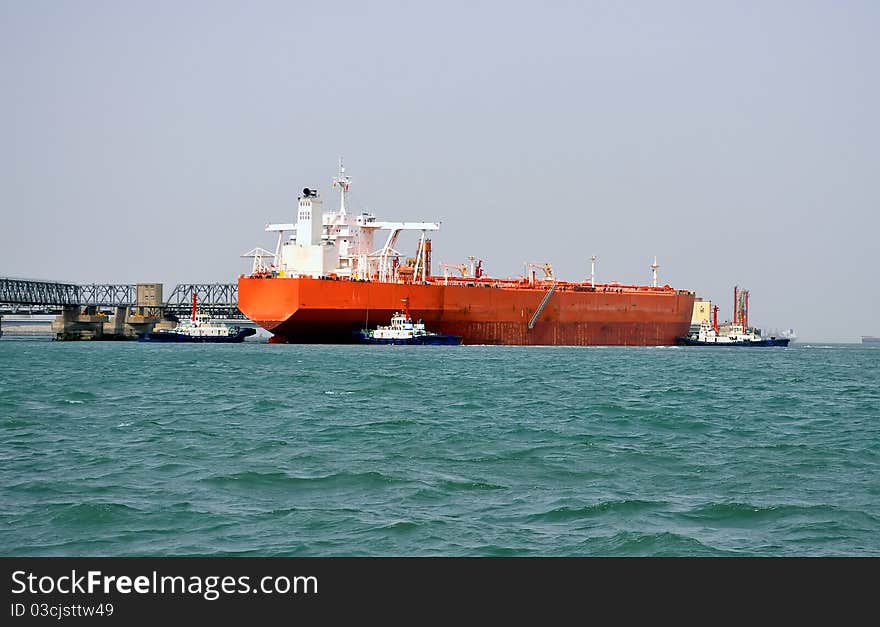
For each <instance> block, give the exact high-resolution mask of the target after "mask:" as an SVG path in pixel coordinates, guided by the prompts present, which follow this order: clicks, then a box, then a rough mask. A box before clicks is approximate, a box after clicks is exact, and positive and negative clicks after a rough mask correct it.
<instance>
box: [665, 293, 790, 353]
mask: <svg viewBox="0 0 880 627" xmlns="http://www.w3.org/2000/svg"><path fill="white" fill-rule="evenodd" d="M748 321H749V292H748V290H740V289H739V288H738V287H734V288H733V323H731V324H730V325H726V327H725V329H724V331H722V330H721V329H720V327H719V326H718V307H717V306H714V307H713V308H712V322H711V323H710V322H709V321H708V320H702V321H701V322H700V326H699V328H698V329H696V330H695V331H691V332H690V333H688V334H687V335H685V336H681V337H677V338H675V343H676V344H678V345H681V346H788V343H789V342H790V341H791V339H792V338H791V337H786V336H782V337H777V336H775V335H772V336H770V337H762V336H761V333H760V331H759V330H758V329H755V328H753V327H749V322H748Z"/></svg>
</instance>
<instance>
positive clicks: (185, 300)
mask: <svg viewBox="0 0 880 627" xmlns="http://www.w3.org/2000/svg"><path fill="white" fill-rule="evenodd" d="M193 294H195V295H196V301H197V304H198V308H199V311H203V312H205V313H207V314H209V315H211V317H214V318H227V319H241V320H244V319H245V316H244V315H243V314H242V313H241V311H239V309H238V285H237V284H235V283H182V284H180V285H177V286H176V287H175V288H174V289H173V290H172V291H171V294H170V295H169V296H168V298H167V299H166V301H165V302H164V304H163V305H162V308H163V309H164V310H165V313H166V314H172V315H175V316H178V317H180V316H186V315H189V312H190V311H191V310H192V299H193ZM65 306H77V307H96V308H99V309H100V308H113V307H137V306H139V305H138V302H137V285H136V284H134V283H131V284H109V283H85V284H76V283H57V282H53V281H37V280H31V279H11V278H3V277H0V313H6V314H11V313H49V314H51V313H56V314H57V313H60V312H61V310H62V309H63V308H64V307H65Z"/></svg>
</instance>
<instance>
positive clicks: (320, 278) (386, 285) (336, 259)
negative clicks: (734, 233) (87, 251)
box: [238, 160, 694, 346]
mask: <svg viewBox="0 0 880 627" xmlns="http://www.w3.org/2000/svg"><path fill="white" fill-rule="evenodd" d="M350 185H351V181H350V179H349V178H348V177H347V176H346V175H345V170H344V168H343V166H342V162H341V160H340V164H339V175H338V176H337V177H336V178H334V179H333V186H334V187H337V188H339V189H340V206H339V209H338V210H336V211H333V212H327V213H325V212H324V211H323V207H322V201H321V198H320V196H319V195H318V194H317V192H315V191H313V190H311V189H308V188H306V189H304V190H303V193H302V195H301V196H300V197H299V206H298V212H297V221H296V223H295V224H294V223H290V224H269V225H267V226H266V230H267V231H269V232H273V233H277V235H278V240H277V245H276V249H275V252H274V253H273V252H271V251H267V250H264V249H261V248H255V249H254V250H252V251H250V252H249V253H246V254H245V255H244V256H246V257H252V258H253V260H254V265H253V270H252V272H251V274H250V275H248V276H245V275H242V276H241V277H239V280H238V306H239V309H241V311H242V313H244V314H245V315H246V316H247V317H248V318H249V319H251V320H252V321H254V322H255V323H257V324H258V325H260V326H261V327H263V328H264V329H266V330H268V331H270V332H271V333H272V334H273V337H272V339H271V340H270V341H273V342H320V343H348V342H352V341H354V338H355V335H356V333H357V332H358V331H359V330H360V329H363V328H366V327H369V326H370V325H371V324H373V325H375V324H376V323H381V322H383V321H387V320H388V319H389V318H390V317H391V315H392V314H393V313H394V312H395V311H398V310H400V308H401V304H402V302H403V300H404V299H408V306H409V311H410V314H411V315H412V317H413V318H414V319H421V320H422V321H423V322H424V323H425V325H426V327H427V328H428V329H430V330H432V331H437V332H440V333H448V334H451V335H460V336H462V338H463V340H462V343H463V344H535V345H538V344H542V345H628V346H651V345H672V344H675V338H676V337H678V336H683V335H686V334H687V332H688V330H689V327H690V322H691V315H692V312H693V304H694V294H693V292H689V291H684V290H675V289H673V288H671V287H669V286H668V285H665V286H660V287H658V286H657V285H656V283H657V281H656V276H657V275H656V270H657V267H658V266H657V264H656V261H655V263H654V265H653V266H652V268H653V269H654V285H653V286H637V285H617V284H599V283H595V282H594V281H589V282H584V283H572V282H566V281H560V280H557V279H556V277H554V275H553V269H552V267H551V266H550V264H527V268H526V272H527V273H528V276H526V277H522V278H519V279H495V278H490V277H486V276H483V272H482V270H481V265H482V264H481V263H479V262H478V263H474V262H475V261H476V260H475V259H474V258H470V261H471V263H470V267H468V265H466V264H462V265H451V264H442V266H443V275H442V276H432V273H431V266H432V264H431V240H430V239H428V238H427V233H428V232H429V231H436V230H438V229H439V228H440V225H439V223H435V222H380V221H377V220H376V217H375V216H374V215H373V214H371V213H366V212H363V213H360V214H351V215H350V214H349V212H348V210H347V207H346V201H347V193H348V189H349V187H350ZM378 231H382V232H383V235H384V232H387V235H385V241H384V243H383V244H382V245H381V246H378V247H376V246H375V245H374V240H375V235H376V233H377V232H378ZM403 231H416V232H420V233H421V237H420V239H419V243H418V247H417V250H416V254H415V256H414V257H413V258H410V259H406V260H405V262H403V261H401V254H400V253H399V252H398V251H397V250H395V248H394V246H395V245H396V242H397V240H398V237H399V236H400V234H401V233H402V232H403ZM594 261H595V258H594ZM451 270H454V271H455V272H456V274H455V276H450V271H451ZM530 270H531V272H529V271H530ZM535 270H540V271H541V272H542V276H541V277H538V276H537V272H536V271H535Z"/></svg>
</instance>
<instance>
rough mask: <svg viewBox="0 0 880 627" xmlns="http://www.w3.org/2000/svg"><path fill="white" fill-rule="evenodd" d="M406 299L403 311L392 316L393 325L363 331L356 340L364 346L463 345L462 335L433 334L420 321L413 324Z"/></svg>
mask: <svg viewBox="0 0 880 627" xmlns="http://www.w3.org/2000/svg"><path fill="white" fill-rule="evenodd" d="M408 300H409V299H406V298H404V299H403V303H404V308H403V311H402V312H400V311H398V312H395V313H394V315H393V316H391V324H390V325H388V326H379V327H377V328H375V329H362V330H361V331H358V332H357V333H356V334H355V339H356V340H357V341H359V342H360V343H362V344H417V345H433V346H457V345H459V344H461V336H460V335H449V334H447V333H433V332H431V331H427V330H426V329H425V324H424V323H423V322H422V321H421V320H419V321H418V322H413V321H412V318H411V317H410V315H409V310H408V308H407V304H408V303H407V301H408Z"/></svg>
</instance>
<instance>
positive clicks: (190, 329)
mask: <svg viewBox="0 0 880 627" xmlns="http://www.w3.org/2000/svg"><path fill="white" fill-rule="evenodd" d="M158 333H163V331H158ZM164 333H176V334H178V335H186V336H188V337H194V338H199V337H229V336H231V335H235V334H236V333H238V327H230V326H227V325H225V324H223V323H220V322H213V321H212V320H211V317H210V316H209V315H208V314H206V313H201V312H200V313H196V314H194V315H193V316H192V317H191V318H186V319H184V320H181V321H180V322H179V323H178V324H177V326H176V327H174V328H173V329H169V330H168V331H164Z"/></svg>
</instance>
